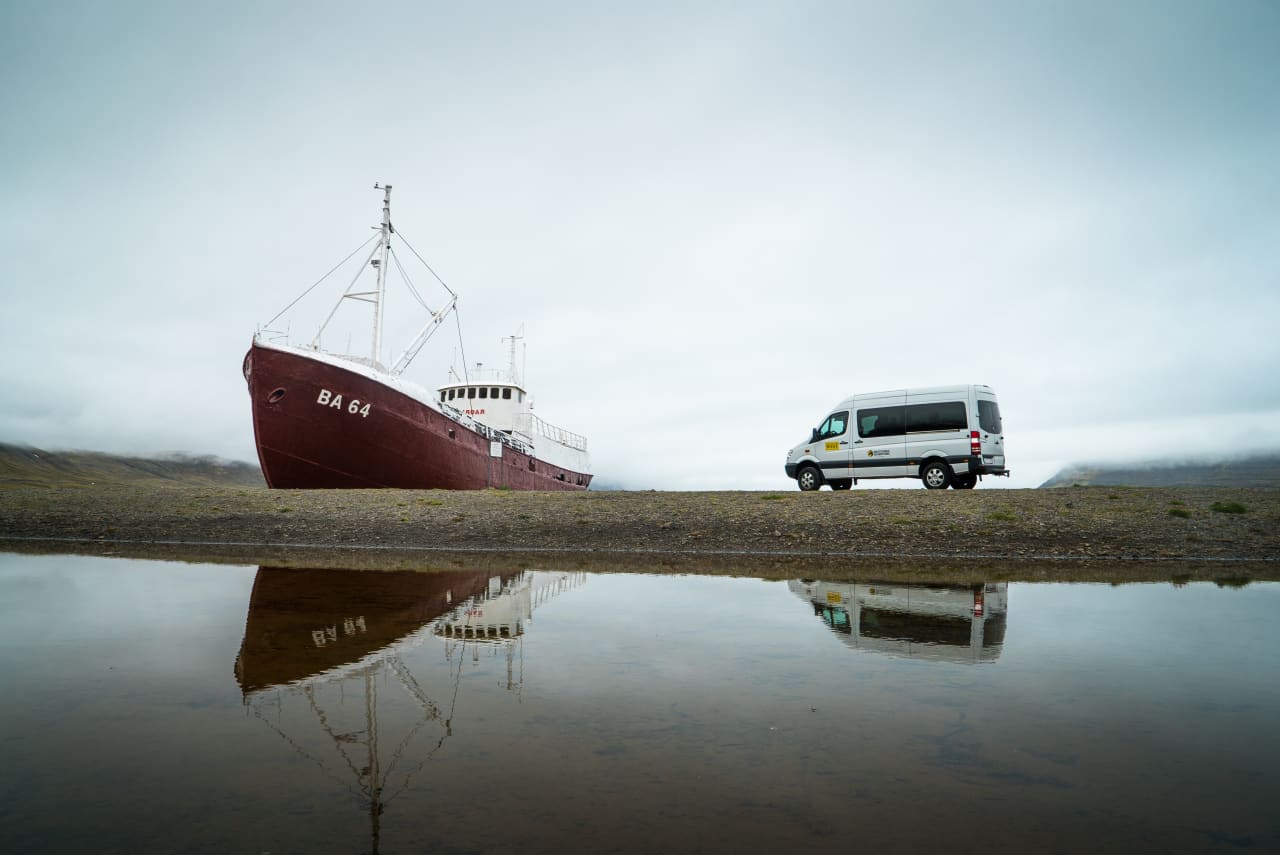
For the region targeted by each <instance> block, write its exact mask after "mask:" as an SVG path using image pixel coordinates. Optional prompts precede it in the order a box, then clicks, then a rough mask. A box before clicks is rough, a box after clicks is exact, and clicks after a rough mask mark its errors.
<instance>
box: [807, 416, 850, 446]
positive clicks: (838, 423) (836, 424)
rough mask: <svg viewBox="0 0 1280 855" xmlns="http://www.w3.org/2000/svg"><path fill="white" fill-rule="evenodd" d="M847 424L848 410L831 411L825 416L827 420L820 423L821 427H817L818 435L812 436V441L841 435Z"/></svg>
mask: <svg viewBox="0 0 1280 855" xmlns="http://www.w3.org/2000/svg"><path fill="white" fill-rule="evenodd" d="M848 425H849V411H848V410H845V411H844V412H840V413H832V414H831V415H829V416H827V420H826V421H825V422H823V423H822V427H820V428H818V435H817V436H816V437H814V441H817V440H819V439H830V438H831V437H833V436H841V435H842V434H843V433H844V431H845V428H846V427H848Z"/></svg>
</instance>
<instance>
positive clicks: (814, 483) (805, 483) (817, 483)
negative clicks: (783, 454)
mask: <svg viewBox="0 0 1280 855" xmlns="http://www.w3.org/2000/svg"><path fill="white" fill-rule="evenodd" d="M796 483H797V484H799V485H800V489H801V490H803V491H804V492H806V493H809V492H812V491H813V490H816V489H818V488H819V487H821V486H822V473H821V472H819V471H818V470H817V469H816V468H815V467H813V466H806V467H804V468H803V469H801V470H800V472H799V474H797V475H796Z"/></svg>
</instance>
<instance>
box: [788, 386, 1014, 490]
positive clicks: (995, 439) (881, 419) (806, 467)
mask: <svg viewBox="0 0 1280 855" xmlns="http://www.w3.org/2000/svg"><path fill="white" fill-rule="evenodd" d="M786 471H787V477H788V478H795V479H796V481H797V483H799V485H800V489H801V490H816V489H818V488H819V487H821V486H822V485H823V484H830V485H831V489H833V490H847V489H849V488H850V487H851V486H853V485H854V484H856V483H857V482H858V479H859V478H919V479H920V480H921V481H923V482H924V485H925V486H926V487H928V488H929V489H930V490H944V489H946V488H947V487H954V488H956V489H957V490H968V489H970V488H972V487H973V486H974V485H975V484H977V483H978V479H979V478H981V477H982V476H984V475H1008V474H1009V470H1008V469H1006V468H1005V465H1004V428H1003V426H1002V425H1001V423H1000V405H999V404H997V403H996V393H995V392H993V391H991V387H990V386H935V387H933V388H928V389H897V390H894V391H891V392H872V393H870V394H867V395H854V396H853V397H852V398H846V399H845V400H843V401H841V402H840V403H839V404H837V405H836V406H835V407H833V408H832V412H831V414H830V415H829V416H827V418H826V420H825V421H824V422H823V423H822V424H821V425H820V426H819V427H816V428H814V429H813V431H812V433H811V434H810V436H809V440H808V441H807V442H802V443H800V444H799V445H797V446H796V447H795V448H792V449H791V450H790V451H788V452H787V464H786Z"/></svg>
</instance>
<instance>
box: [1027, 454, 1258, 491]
mask: <svg viewBox="0 0 1280 855" xmlns="http://www.w3.org/2000/svg"><path fill="white" fill-rule="evenodd" d="M1076 485H1079V486H1082V487H1087V486H1101V487H1280V454H1270V455H1258V456H1254V457H1245V458H1239V459H1235V460H1220V461H1216V462H1203V461H1202V462H1195V461H1192V462H1187V463H1178V464H1174V463H1161V462H1153V463H1147V464H1140V463H1137V464H1129V465H1114V464H1078V465H1076V466H1069V467H1067V468H1066V469H1063V470H1062V471H1061V472H1059V473H1058V474H1057V475H1054V476H1053V477H1052V478H1050V479H1049V480H1048V481H1045V482H1044V483H1043V484H1041V485H1040V486H1041V487H1072V486H1076Z"/></svg>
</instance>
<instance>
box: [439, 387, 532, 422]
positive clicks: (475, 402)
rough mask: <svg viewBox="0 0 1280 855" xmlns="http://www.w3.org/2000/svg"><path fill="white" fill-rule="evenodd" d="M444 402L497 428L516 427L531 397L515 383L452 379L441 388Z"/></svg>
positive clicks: (441, 402)
mask: <svg viewBox="0 0 1280 855" xmlns="http://www.w3.org/2000/svg"><path fill="white" fill-rule="evenodd" d="M438 391H439V394H440V404H441V405H442V406H445V407H450V408H452V409H455V410H457V411H458V412H460V413H462V414H464V415H468V416H471V418H473V419H475V420H476V421H478V422H480V423H481V424H485V425H488V426H489V427H491V428H493V429H495V430H501V431H507V432H510V431H512V430H514V429H515V421H516V415H517V414H519V413H520V412H521V411H522V410H524V409H525V401H526V398H527V397H528V396H527V394H526V393H525V390H524V389H523V388H521V387H520V386H517V385H516V384H514V383H505V382H500V381H490V382H485V383H480V382H475V383H450V384H448V385H446V386H441V387H440V388H439V390H438Z"/></svg>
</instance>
